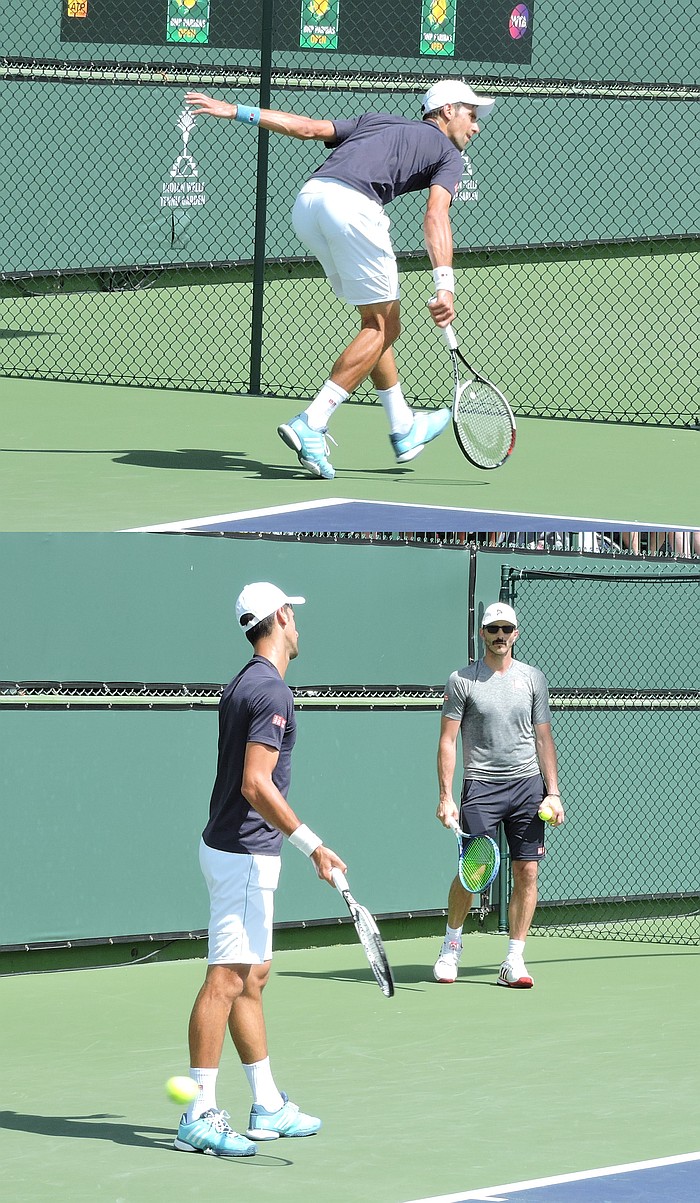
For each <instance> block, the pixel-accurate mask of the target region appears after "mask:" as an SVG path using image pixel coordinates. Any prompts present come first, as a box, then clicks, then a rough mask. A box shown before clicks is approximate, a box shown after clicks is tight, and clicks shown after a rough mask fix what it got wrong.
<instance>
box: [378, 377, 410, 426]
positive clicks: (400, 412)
mask: <svg viewBox="0 0 700 1203" xmlns="http://www.w3.org/2000/svg"><path fill="white" fill-rule="evenodd" d="M377 396H378V397H379V400H380V401H381V403H382V405H383V406H384V410H385V412H386V416H387V418H388V419H389V429H390V431H391V433H392V434H408V432H409V430H410V429H411V427H412V425H413V413H412V412H411V410H410V409H409V407H408V403H407V401H406V399H405V397H404V395H403V392H402V390H401V385H400V384H394V385H392V387H391V388H378V389H377Z"/></svg>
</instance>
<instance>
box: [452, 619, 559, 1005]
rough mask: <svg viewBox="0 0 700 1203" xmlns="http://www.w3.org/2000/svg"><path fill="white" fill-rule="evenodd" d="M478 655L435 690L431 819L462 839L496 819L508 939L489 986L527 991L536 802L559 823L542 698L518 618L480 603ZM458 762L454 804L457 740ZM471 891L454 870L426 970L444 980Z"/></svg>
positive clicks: (541, 680) (538, 823)
mask: <svg viewBox="0 0 700 1203" xmlns="http://www.w3.org/2000/svg"><path fill="white" fill-rule="evenodd" d="M479 635H480V636H481V639H482V640H483V644H484V654H483V657H482V658H481V659H480V660H477V661H476V663H475V664H470V665H468V666H467V667H466V668H461V669H459V670H458V671H457V672H453V673H452V674H451V676H450V678H449V680H448V682H447V688H446V689H445V701H444V705H443V708H442V720H441V724H440V742H439V746H438V785H439V789H440V801H439V803H438V808H437V817H438V819H439V820H440V822H441V823H443V824H444V825H445V826H446V827H450V826H452V825H453V824H454V823H455V821H457V822H458V823H459V826H460V827H461V828H462V830H463V831H465V832H468V833H469V834H470V835H472V836H478V835H486V836H490V837H491V838H492V839H495V838H496V832H497V830H498V824H499V823H501V822H502V823H503V828H504V831H505V835H506V839H507V840H508V846H509V848H510V855H511V861H512V867H513V893H512V895H511V899H510V905H509V908H508V925H509V931H510V941H509V944H508V953H507V955H506V958H505V960H504V962H503V964H502V965H501V969H500V973H499V975H498V985H499V986H510V987H511V988H513V987H515V988H516V989H521V990H522V989H527V988H528V987H530V986H532V985H533V984H534V983H533V980H532V977H531V975H530V974H529V973H528V971H527V969H526V968H525V958H524V953H525V941H526V939H527V934H528V932H529V930H530V924H531V923H532V917H533V915H534V913H535V906H536V905H537V875H538V870H539V862H540V861H541V860H542V857H543V856H544V854H545V847H544V822H543V820H542V819H541V818H540V817H539V815H538V811H539V809H540V808H541V806H542V804H543V802H544V799H545V798H546V800H547V802H546V804H547V806H548V807H549V809H550V810H551V811H552V818H551V820H549V821H550V824H552V825H555V826H559V825H561V824H562V823H563V822H564V808H563V806H562V802H561V795H560V794H559V786H558V784H557V753H556V748H555V746H554V739H553V738H552V727H551V717H552V716H551V712H550V709H549V694H548V689H547V682H546V680H545V677H544V674H543V673H542V672H540V670H539V668H534V667H533V666H532V665H530V664H523V663H522V661H520V660H515V659H514V658H513V647H514V645H515V641H516V639H517V638H518V620H517V618H516V616H515V611H514V610H513V609H512V608H511V606H507V605H505V604H503V603H502V602H496V603H494V605H491V606H488V607H487V609H486V610H485V611H484V616H483V619H482V623H481V628H480V630H479ZM460 734H461V736H462V755H463V761H464V772H463V778H464V779H463V784H462V793H461V807H460V808H459V809H458V808H457V806H456V805H455V802H454V800H453V797H452V780H453V777H454V772H455V766H456V760H457V737H458V735H460ZM471 902H472V895H471V894H470V893H469V892H468V891H467V890H465V889H464V887H463V885H462V883H461V881H460V879H459V876H456V877H455V879H454V881H453V882H452V885H451V887H450V893H449V900H448V911H447V929H446V932H445V939H444V942H443V945H442V949H441V951H440V956H439V957H438V959H437V961H436V963H435V966H434V969H433V975H434V977H435V979H436V981H438V982H454V981H455V979H456V977H457V966H458V963H459V958H460V956H461V953H462V927H463V924H464V921H465V919H466V917H467V915H468V913H469V908H470V906H471Z"/></svg>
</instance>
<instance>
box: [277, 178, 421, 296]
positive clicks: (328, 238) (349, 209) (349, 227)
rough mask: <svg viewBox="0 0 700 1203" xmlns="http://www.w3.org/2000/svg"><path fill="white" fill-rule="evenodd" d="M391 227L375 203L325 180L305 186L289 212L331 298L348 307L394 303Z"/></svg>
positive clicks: (395, 285) (337, 182) (396, 278)
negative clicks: (327, 284)
mask: <svg viewBox="0 0 700 1203" xmlns="http://www.w3.org/2000/svg"><path fill="white" fill-rule="evenodd" d="M389 224H390V223H389V218H388V217H387V215H386V213H385V212H384V209H383V207H382V205H380V203H379V201H375V200H370V199H369V197H368V196H364V195H363V194H362V193H361V192H358V191H357V190H356V189H355V188H351V187H350V185H349V184H343V183H342V182H341V181H340V180H333V179H329V178H326V177H321V178H318V179H316V178H312V179H310V180H308V181H307V183H306V184H304V186H303V188H302V189H301V191H300V193H299V195H298V196H297V199H296V201H295V203H294V208H293V210H292V225H293V226H294V229H295V232H296V234H297V236H298V238H299V239H300V241H301V242H303V244H304V246H305V247H306V248H307V249H308V250H309V251H311V254H312V255H315V257H316V258H317V259H318V261H319V262H320V264H321V267H322V268H323V270H324V272H325V273H326V276H327V277H328V282H329V283H330V285H331V288H332V289H333V292H334V293H335V295H336V296H337V297H340V299H341V301H347V303H348V304H349V305H376V304H377V303H379V302H383V301H396V300H398V297H399V272H398V267H397V264H396V256H395V254H394V251H393V248H392V245H391V239H390V237H389Z"/></svg>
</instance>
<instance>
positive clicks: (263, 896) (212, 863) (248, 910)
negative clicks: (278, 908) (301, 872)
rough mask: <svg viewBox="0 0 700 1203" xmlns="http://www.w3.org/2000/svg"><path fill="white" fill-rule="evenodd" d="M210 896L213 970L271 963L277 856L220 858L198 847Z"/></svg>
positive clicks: (212, 850) (228, 855) (203, 846)
mask: <svg viewBox="0 0 700 1203" xmlns="http://www.w3.org/2000/svg"><path fill="white" fill-rule="evenodd" d="M199 864H200V866H201V869H202V873H203V874H204V880H205V881H206V883H207V889H208V890H209V904H210V916H209V955H208V958H207V959H208V962H209V964H210V965H261V964H262V963H263V962H264V961H269V960H271V958H272V916H273V909H274V897H275V890H276V889H277V883H278V881H279V876H280V868H281V864H282V861H281V858H280V857H279V856H257V855H248V854H246V853H238V852H221V851H219V849H217V848H209V847H208V845H207V844H205V843H204V840H200V844H199Z"/></svg>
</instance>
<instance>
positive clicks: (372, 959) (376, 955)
mask: <svg viewBox="0 0 700 1203" xmlns="http://www.w3.org/2000/svg"><path fill="white" fill-rule="evenodd" d="M331 877H332V879H333V885H334V886H335V888H336V890H338V892H339V893H340V894H342V895H343V898H344V899H345V902H346V903H347V908H348V910H349V911H350V915H351V916H352V921H353V923H354V924H355V930H356V932H357V934H358V936H359V937H360V943H361V945H362V947H363V948H364V950H365V953H366V955H367V960H368V961H369V963H370V968H371V970H372V973H373V974H374V976H375V977H376V979H377V984H378V986H379V988H380V990H381V992H382V994H385V995H386V997H387V998H391V996H392V994H393V993H394V979H393V976H392V973H391V967H390V965H389V962H388V960H387V957H386V953H385V951H384V945H383V944H382V938H381V936H380V935H379V928H378V927H377V924H376V923H375V921H374V916H373V915H371V914H370V912H369V911H368V910H367V907H366V906H361V905H360V903H359V902H356V901H355V899H354V898H353V896H352V894H351V893H350V890H349V888H348V879H347V877H346V876H345V874H344V873H342V872H341V870H340V869H331Z"/></svg>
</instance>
